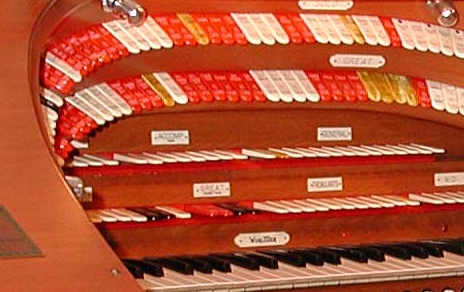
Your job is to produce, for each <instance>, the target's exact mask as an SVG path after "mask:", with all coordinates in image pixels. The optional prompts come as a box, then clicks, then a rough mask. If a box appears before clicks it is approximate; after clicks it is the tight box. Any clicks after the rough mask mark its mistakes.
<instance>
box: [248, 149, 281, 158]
mask: <svg viewBox="0 0 464 292" xmlns="http://www.w3.org/2000/svg"><path fill="white" fill-rule="evenodd" d="M241 152H242V154H244V155H246V156H248V157H251V158H260V159H275V158H277V156H276V155H275V154H274V153H272V152H271V151H269V150H266V149H247V148H243V149H241Z"/></svg>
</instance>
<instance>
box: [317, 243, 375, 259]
mask: <svg viewBox="0 0 464 292" xmlns="http://www.w3.org/2000/svg"><path fill="white" fill-rule="evenodd" d="M325 249H327V250H328V251H331V252H334V253H336V254H338V255H339V256H340V257H343V258H346V259H348V260H352V261H355V262H358V263H367V260H368V259H369V258H368V256H367V254H366V253H365V252H364V251H362V250H361V249H358V248H356V247H341V246H329V247H325Z"/></svg>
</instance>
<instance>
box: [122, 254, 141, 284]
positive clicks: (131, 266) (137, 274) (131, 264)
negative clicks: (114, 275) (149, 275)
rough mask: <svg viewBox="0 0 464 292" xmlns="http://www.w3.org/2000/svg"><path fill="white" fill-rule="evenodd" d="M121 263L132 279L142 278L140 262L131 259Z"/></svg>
mask: <svg viewBox="0 0 464 292" xmlns="http://www.w3.org/2000/svg"><path fill="white" fill-rule="evenodd" d="M121 261H122V263H123V264H124V266H125V267H126V269H127V270H128V271H129V272H130V273H131V275H132V276H133V277H134V278H137V279H142V278H143V269H142V266H141V263H142V261H139V260H132V259H122V260H121Z"/></svg>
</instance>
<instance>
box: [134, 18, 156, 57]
mask: <svg viewBox="0 0 464 292" xmlns="http://www.w3.org/2000/svg"><path fill="white" fill-rule="evenodd" d="M134 29H135V31H137V33H139V34H140V35H141V36H142V37H143V39H144V40H145V41H146V42H147V43H148V44H149V45H150V48H152V49H153V50H159V49H161V43H160V42H159V40H158V38H157V37H156V35H155V34H154V33H153V32H152V30H151V29H150V27H149V26H148V25H146V24H145V23H144V24H142V25H140V26H134Z"/></svg>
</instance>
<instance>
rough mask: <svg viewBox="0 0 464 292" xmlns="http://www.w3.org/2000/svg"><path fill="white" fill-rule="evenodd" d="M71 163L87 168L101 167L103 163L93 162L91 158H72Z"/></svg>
mask: <svg viewBox="0 0 464 292" xmlns="http://www.w3.org/2000/svg"><path fill="white" fill-rule="evenodd" d="M73 161H74V162H78V163H85V164H87V165H88V166H103V162H101V161H98V160H94V159H91V158H86V157H82V156H74V157H73Z"/></svg>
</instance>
